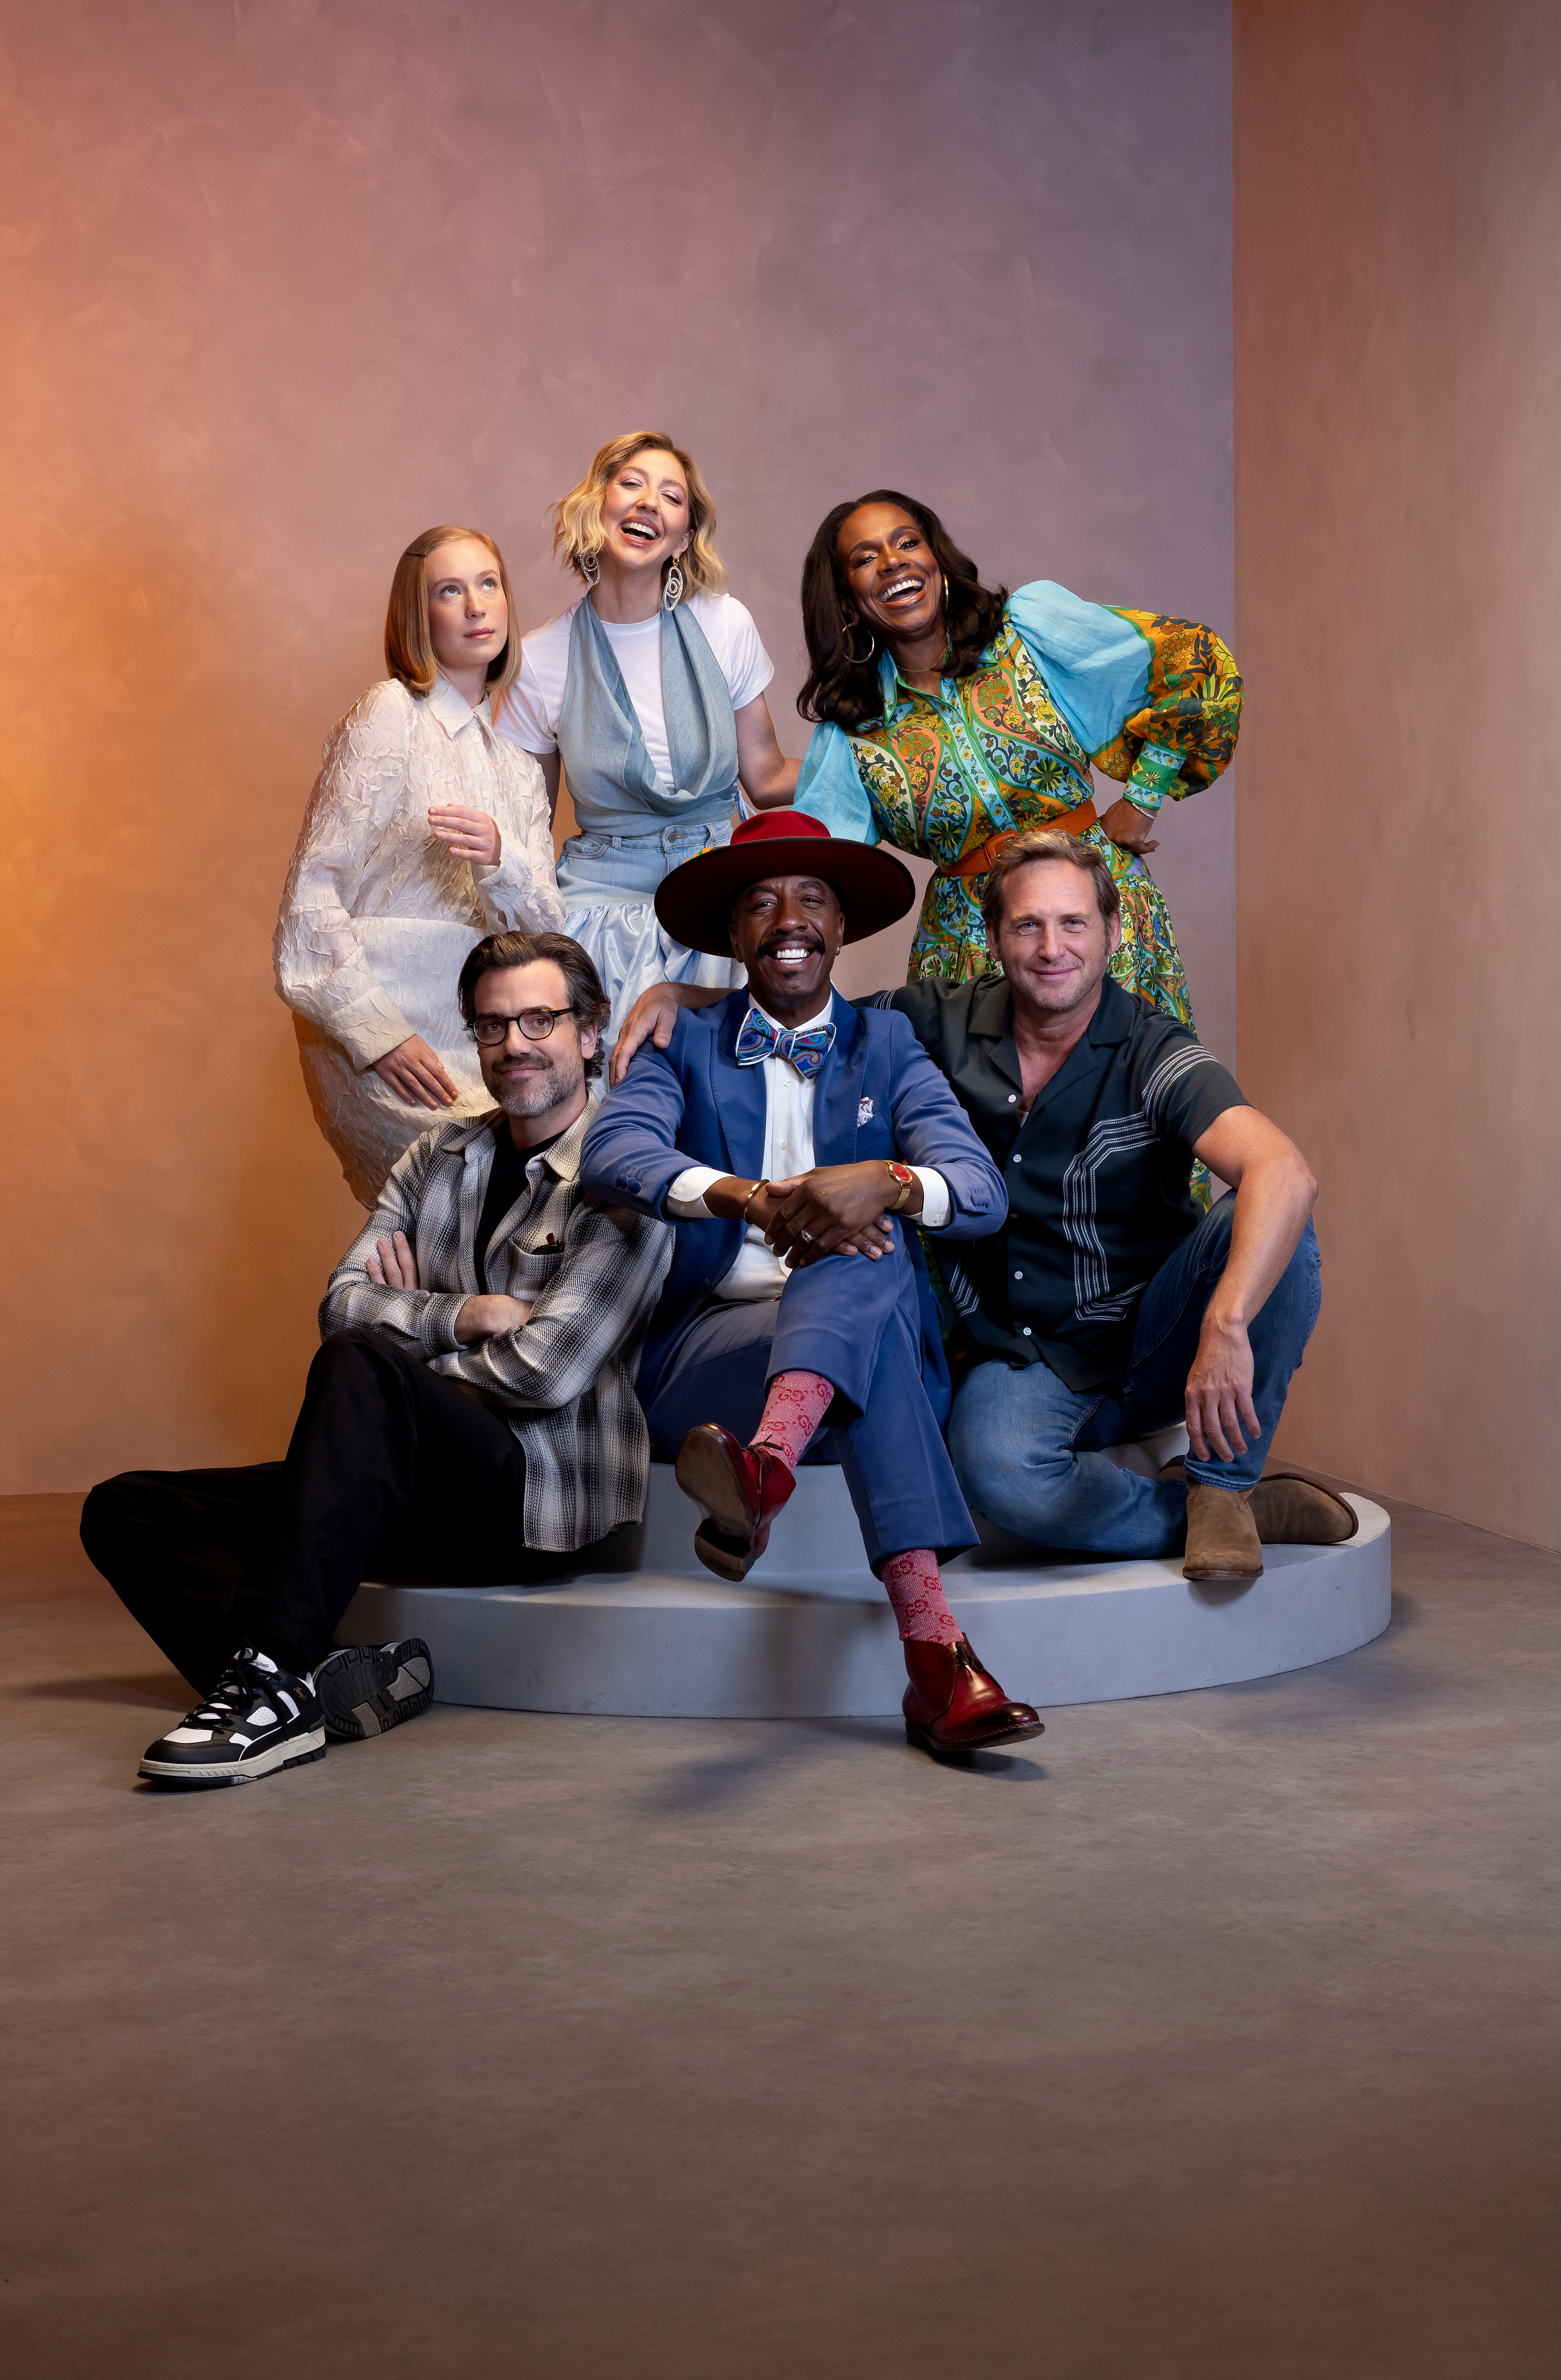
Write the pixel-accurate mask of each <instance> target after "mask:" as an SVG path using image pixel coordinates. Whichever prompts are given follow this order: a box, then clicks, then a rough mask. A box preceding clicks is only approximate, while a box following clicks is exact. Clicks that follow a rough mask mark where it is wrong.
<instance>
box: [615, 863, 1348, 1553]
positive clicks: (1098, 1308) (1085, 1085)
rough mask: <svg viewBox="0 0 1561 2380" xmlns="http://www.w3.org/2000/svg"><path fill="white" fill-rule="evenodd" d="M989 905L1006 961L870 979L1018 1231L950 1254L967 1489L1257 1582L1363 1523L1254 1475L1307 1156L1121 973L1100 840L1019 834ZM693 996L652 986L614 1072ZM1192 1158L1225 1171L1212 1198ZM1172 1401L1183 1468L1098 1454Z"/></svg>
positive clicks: (1294, 1271) (1296, 1315)
mask: <svg viewBox="0 0 1561 2380" xmlns="http://www.w3.org/2000/svg"><path fill="white" fill-rule="evenodd" d="M985 908H986V917H987V930H988V935H989V937H990V940H991V944H992V951H993V955H994V957H995V959H996V960H997V961H998V966H999V968H1000V972H996V971H995V972H994V973H992V974H990V975H986V976H982V977H977V978H975V979H974V981H971V982H964V983H946V982H941V981H938V980H937V979H926V980H924V981H922V982H919V983H914V984H907V985H905V986H904V987H903V988H902V989H901V990H896V991H892V992H879V993H877V994H875V995H873V999H874V1003H875V1004H879V1005H892V1006H894V1007H896V1008H900V1009H902V1010H903V1011H904V1012H905V1014H906V1015H907V1016H908V1017H909V1019H910V1021H911V1023H912V1025H913V1026H914V1029H915V1031H916V1033H917V1035H918V1037H919V1038H920V1039H921V1041H922V1043H923V1046H924V1047H925V1048H926V1050H927V1051H928V1053H929V1055H930V1056H931V1057H932V1058H933V1059H934V1060H935V1061H936V1062H937V1063H938V1066H940V1067H941V1068H942V1070H943V1072H944V1074H945V1075H947V1076H948V1078H949V1080H950V1084H951V1085H952V1087H953V1088H954V1091H955V1093H956V1095H957V1096H958V1098H959V1099H960V1101H961V1103H962V1106H963V1107H964V1109H965V1111H966V1113H967V1114H968V1115H969V1117H970V1119H971V1122H972V1123H973V1124H974V1126H975V1129H976V1131H977V1133H978V1134H979V1135H981V1138H982V1139H983V1140H984V1141H985V1143H986V1147H987V1148H988V1150H989V1151H990V1153H991V1155H992V1156H993V1157H994V1158H995V1159H996V1160H997V1162H998V1164H999V1166H1000V1167H1001V1168H1002V1171H1003V1177H1004V1180H1005V1182H1006V1184H1007V1185H1008V1193H1009V1221H1008V1224H1007V1227H1006V1229H1005V1230H1004V1232H1002V1233H1000V1234H998V1235H997V1236H995V1237H994V1238H992V1239H991V1240H989V1241H987V1242H986V1243H984V1244H981V1245H980V1248H979V1251H978V1250H977V1249H976V1248H975V1247H971V1248H964V1247H962V1248H961V1249H960V1251H959V1252H958V1254H957V1256H954V1257H951V1258H946V1257H945V1253H944V1251H943V1250H942V1249H941V1248H940V1249H939V1251H938V1257H939V1262H940V1264H941V1265H943V1267H944V1282H945V1288H946V1290H947V1293H948V1298H949V1303H950V1306H951V1308H952V1311H953V1313H954V1315H955V1316H956V1317H957V1319H958V1326H959V1329H960V1331H961V1332H962V1335H963V1336H964V1338H965V1339H966V1341H967V1342H968V1351H969V1354H970V1355H971V1357H972V1358H973V1361H972V1363H971V1365H970V1367H969V1369H968V1370H967V1372H966V1374H965V1377H964V1378H963V1380H962V1384H961V1387H960V1390H959V1393H958V1395H957V1397H956V1399H955V1403H954V1410H953V1414H952V1416H951V1418H950V1431H949V1444H950V1452H951V1454H952V1455H953V1458H954V1464H955V1468H956V1470H957V1472H958V1474H959V1476H960V1482H961V1485H962V1488H963V1489H964V1492H965V1495H966V1497H967V1498H968V1500H969V1501H970V1502H971V1503H972V1504H973V1505H974V1507H975V1508H976V1510H978V1511H980V1512H985V1513H986V1514H987V1516H988V1517H989V1518H990V1519H992V1520H994V1521H996V1522H998V1524H999V1525H1000V1526H1002V1527H1004V1528H1007V1529H1009V1530H1010V1531H1012V1532H1013V1533H1014V1534H1015V1535H1017V1536H1025V1537H1030V1538H1033V1539H1035V1541H1036V1542H1037V1543H1040V1544H1044V1545H1047V1546H1055V1547H1060V1548H1076V1549H1078V1550H1081V1551H1086V1552H1091V1553H1117V1554H1124V1555H1164V1554H1169V1553H1174V1552H1178V1551H1180V1550H1181V1549H1182V1548H1183V1546H1184V1545H1185V1548H1186V1562H1185V1567H1186V1570H1187V1574H1188V1575H1189V1577H1193V1578H1252V1577H1255V1576H1256V1575H1257V1574H1258V1573H1260V1572H1261V1570H1262V1567H1263V1556H1262V1552H1261V1546H1262V1543H1263V1542H1264V1541H1267V1542H1270V1543H1273V1542H1278V1541H1286V1542H1291V1543H1294V1542H1307V1543H1318V1542H1321V1543H1333V1542H1337V1540H1338V1539H1340V1538H1343V1537H1347V1536H1351V1535H1352V1534H1353V1533H1354V1530H1355V1528H1356V1526H1357V1521H1356V1516H1355V1514H1354V1512H1353V1511H1352V1510H1351V1508H1350V1507H1349V1505H1348V1504H1346V1503H1345V1502H1344V1501H1343V1500H1342V1499H1340V1498H1338V1497H1335V1496H1332V1495H1329V1494H1328V1493H1327V1491H1326V1490H1325V1489H1323V1488H1315V1487H1313V1486H1312V1485H1310V1484H1309V1483H1307V1482H1304V1481H1301V1480H1296V1479H1291V1478H1289V1477H1281V1478H1270V1479H1266V1480H1263V1479H1262V1472H1263V1466H1264V1462H1265V1458H1266V1456H1267V1453H1268V1450H1269V1446H1270V1444H1271V1443H1272V1440H1273V1436H1274V1432H1275V1429H1276V1428H1277V1426H1278V1421H1279V1416H1280V1414H1281V1413H1282V1412H1283V1410H1284V1402H1285V1395H1286V1391H1287V1390H1288V1388H1289V1379H1290V1375H1291V1373H1292V1372H1293V1371H1294V1369H1295V1367H1296V1366H1297V1365H1298V1364H1299V1363H1300V1361H1301V1354H1302V1352H1303V1350H1304V1348H1305V1345H1306V1342H1307V1340H1308V1338H1309V1337H1310V1335H1311V1332H1312V1328H1313V1324H1314V1322H1315V1321H1316V1318H1317V1310H1318V1305H1319V1301H1320V1291H1319V1259H1318V1254H1317V1242H1316V1237H1315V1234H1314V1233H1313V1228H1312V1223H1311V1210H1312V1203H1313V1198H1314V1197H1315V1196H1316V1184H1315V1183H1314V1182H1313V1178H1312V1174H1311V1171H1310V1169H1309V1168H1308V1166H1307V1164H1306V1161H1305V1160H1304V1158H1303V1157H1302V1156H1301V1152H1300V1150H1299V1149H1298V1148H1297V1147H1295V1146H1294V1144H1293V1142H1291V1141H1290V1140H1289V1139H1288V1138H1287V1137H1286V1135H1284V1134H1283V1133H1282V1132H1280V1131H1279V1129H1278V1127H1277V1125H1275V1124H1273V1123H1270V1122H1269V1121H1268V1119H1267V1118H1266V1117H1265V1116H1263V1115H1261V1114H1259V1112H1258V1111H1257V1110H1256V1109H1255V1108H1252V1107H1250V1106H1248V1105H1247V1103H1246V1101H1245V1100H1244V1099H1243V1098H1242V1096H1241V1092H1240V1088H1239V1087H1238V1086H1237V1084H1236V1083H1235V1081H1234V1080H1233V1079H1232V1077H1231V1076H1230V1075H1228V1073H1227V1072H1226V1070H1225V1068H1224V1067H1223V1066H1221V1065H1220V1064H1219V1062H1217V1060H1216V1059H1215V1058H1214V1057H1213V1056H1212V1055H1211V1054H1210V1052H1209V1051H1208V1050H1205V1049H1204V1047H1203V1045H1202V1043H1201V1042H1200V1041H1198V1040H1197V1039H1196V1038H1195V1037H1194V1036H1193V1035H1192V1033H1190V1032H1189V1031H1188V1030H1187V1028H1186V1027H1185V1026H1181V1025H1179V1024H1178V1023H1176V1021H1175V1020H1174V1019H1173V1018H1170V1017H1168V1016H1166V1015H1164V1014H1161V1012H1160V1011H1159V1010H1157V1009H1156V1008H1154V1007H1153V1006H1151V1004H1150V1003H1149V1002H1147V1001H1144V1000H1140V999H1137V998H1135V997H1134V996H1132V995H1131V994H1130V993H1128V992H1125V991H1123V990H1121V989H1120V988H1119V986H1118V985H1117V984H1115V983H1113V982H1112V981H1111V979H1110V977H1108V976H1107V971H1106V970H1107V964H1108V962H1109V959H1110V956H1111V953H1112V952H1113V951H1114V950H1115V949H1116V947H1117V945H1118V942H1119V940H1120V935H1121V919H1120V910H1119V900H1118V894H1117V889H1116V886H1115V884H1114V883H1113V881H1112V879H1111V875H1110V871H1109V870H1108V869H1107V868H1106V867H1105V866H1104V865H1103V863H1102V862H1101V861H1100V859H1099V858H1098V856H1097V855H1096V854H1095V852H1094V851H1093V850H1092V849H1091V847H1090V846H1089V845H1088V844H1083V843H1080V842H1078V841H1076V840H1075V839H1074V838H1072V837H1071V836H1066V835H1061V836H1059V835H1046V834H1030V835H1020V836H1016V837H1015V838H1014V839H1013V840H1012V842H1011V843H1010V844H1008V845H1007V846H1006V848H1004V849H1003V850H1002V851H1001V852H999V854H998V856H997V858H996V859H995V862H994V865H993V867H992V869H991V871H990V873H989V875H988V878H987V884H986V903H985ZM700 997H701V995H699V994H697V993H695V994H692V995H690V994H689V993H687V992H684V991H681V990H676V989H674V988H673V987H671V986H663V987H661V988H660V989H659V990H658V991H656V992H652V993H648V994H647V995H646V997H645V1000H644V1001H643V1002H641V1003H640V1006H639V1007H638V1008H637V1009H636V1010H635V1013H634V1015H633V1017H632V1018H631V1019H630V1020H628V1021H627V1022H626V1023H625V1026H624V1028H623V1034H622V1035H621V1037H620V1040H619V1045H618V1055H617V1057H616V1059H615V1061H614V1065H615V1070H616V1069H618V1068H621V1066H623V1065H624V1064H626V1063H627V1062H628V1058H629V1056H630V1055H632V1052H633V1050H634V1049H635V1047H636V1046H637V1044H638V1042H639V1040H641V1039H643V1038H645V1035H646V1033H647V1032H648V1031H650V1030H652V1029H654V1031H655V1033H656V1037H657V1038H658V1040H659V1041H661V1040H663V1039H664V1038H665V1036H666V1033H667V1032H668V1031H669V1030H670V1019H671V1018H672V1016H673V1015H675V1013H676V1004H683V1005H687V1004H691V999H692V1001H695V1002H696V1001H697V1000H698V999H699V998H700ZM1194 1158H1198V1159H1200V1160H1202V1161H1203V1162H1204V1164H1205V1165H1206V1166H1207V1167H1208V1168H1209V1170H1210V1172H1213V1173H1216V1174H1217V1175H1218V1176H1219V1177H1220V1178H1221V1179H1222V1180H1223V1181H1226V1182H1228V1183H1230V1184H1233V1185H1234V1189H1235V1196H1233V1197H1227V1198H1222V1199H1220V1200H1219V1201H1218V1203H1217V1204H1216V1206H1215V1208H1213V1210H1212V1211H1211V1212H1210V1213H1209V1214H1207V1215H1206V1216H1200V1214H1199V1210H1198V1208H1197V1207H1196V1206H1195V1205H1194V1203H1193V1201H1192V1197H1191V1196H1190V1195H1189V1191H1188V1175H1189V1172H1190V1169H1191V1166H1192V1160H1193V1159H1194ZM860 1236H861V1245H862V1246H863V1248H864V1250H865V1252H870V1248H871V1234H870V1233H865V1234H862V1235H860ZM1183 1418H1185V1421H1186V1425H1187V1431H1188V1437H1189V1439H1190V1442H1191V1447H1192V1452H1191V1455H1190V1456H1189V1458H1188V1461H1187V1463H1186V1465H1185V1473H1184V1475H1182V1474H1181V1473H1180V1472H1179V1473H1178V1475H1175V1476H1168V1477H1162V1478H1159V1479H1146V1478H1144V1477H1143V1476H1142V1475H1140V1474H1138V1473H1136V1472H1131V1471H1124V1470H1121V1469H1119V1466H1118V1465H1117V1464H1116V1463H1112V1462H1111V1461H1109V1460H1108V1459H1107V1456H1106V1455H1105V1454H1104V1453H1103V1452H1102V1451H1101V1450H1102V1449H1104V1448H1106V1447H1108V1446H1112V1445H1116V1444H1118V1443H1119V1442H1120V1441H1121V1440H1123V1439H1133V1438H1143V1437H1145V1436H1147V1435H1148V1434H1150V1433H1151V1432H1152V1431H1154V1430H1155V1429H1156V1428H1163V1427H1167V1426H1168V1425H1169V1424H1171V1423H1173V1422H1176V1421H1180V1420H1182V1419H1183ZM1260 1480H1261V1485H1260V1484H1259V1482H1260Z"/></svg>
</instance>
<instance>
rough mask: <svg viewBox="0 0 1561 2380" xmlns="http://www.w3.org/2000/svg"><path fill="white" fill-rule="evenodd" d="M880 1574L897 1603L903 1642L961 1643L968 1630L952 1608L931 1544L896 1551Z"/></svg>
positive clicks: (892, 1601)
mask: <svg viewBox="0 0 1561 2380" xmlns="http://www.w3.org/2000/svg"><path fill="white" fill-rule="evenodd" d="M879 1575H880V1576H881V1578H882V1580H883V1583H884V1589H885V1592H886V1593H887V1595H888V1597H889V1601H890V1603H892V1604H893V1606H894V1617H895V1620H896V1621H897V1622H898V1624H899V1628H900V1641H901V1643H902V1644H904V1643H905V1642H906V1640H907V1638H909V1639H911V1640H912V1641H914V1643H916V1644H918V1645H957V1644H958V1643H959V1641H960V1638H961V1637H962V1635H963V1634H964V1630H963V1629H962V1627H961V1626H960V1623H959V1621H957V1620H956V1619H955V1617H954V1615H953V1613H952V1612H951V1611H950V1609H949V1598H948V1597H947V1596H946V1595H945V1594H944V1592H943V1581H942V1580H941V1579H940V1578H939V1576H938V1556H937V1555H936V1554H935V1553H934V1552H932V1550H931V1549H930V1548H928V1547H926V1546H916V1547H914V1548H913V1550H912V1551H911V1552H910V1553H908V1554H895V1555H893V1556H892V1557H891V1558H890V1559H889V1560H888V1561H886V1562H885V1564H884V1566H883V1569H882V1571H881V1572H880V1573H879Z"/></svg>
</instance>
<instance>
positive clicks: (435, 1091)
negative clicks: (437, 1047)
mask: <svg viewBox="0 0 1561 2380" xmlns="http://www.w3.org/2000/svg"><path fill="white" fill-rule="evenodd" d="M371 1071H372V1072H373V1073H374V1074H376V1075H378V1076H379V1078H380V1080H381V1083H384V1084H385V1085H386V1086H387V1087H389V1088H390V1089H391V1090H393V1092H394V1093H395V1096H396V1098H397V1099H405V1102H406V1104H407V1106H408V1107H410V1108H453V1107H454V1104H455V1102H456V1100H457V1099H459V1098H460V1096H461V1094H460V1092H459V1091H458V1089H457V1088H456V1087H455V1085H454V1083H453V1082H452V1081H451V1079H450V1077H449V1075H447V1074H446V1073H445V1071H444V1069H443V1067H442V1065H441V1064H440V1062H439V1058H438V1055H437V1053H436V1052H435V1051H434V1050H430V1048H429V1045H428V1043H427V1042H426V1041H425V1040H424V1038H423V1037H422V1035H421V1034H420V1033H414V1034H413V1035H411V1037H410V1038H408V1039H407V1040H405V1041H398V1042H397V1043H396V1045H395V1048H394V1049H393V1050H386V1051H385V1054H384V1056H383V1057H382V1058H376V1059H375V1061H374V1064H373V1067H372V1069H371Z"/></svg>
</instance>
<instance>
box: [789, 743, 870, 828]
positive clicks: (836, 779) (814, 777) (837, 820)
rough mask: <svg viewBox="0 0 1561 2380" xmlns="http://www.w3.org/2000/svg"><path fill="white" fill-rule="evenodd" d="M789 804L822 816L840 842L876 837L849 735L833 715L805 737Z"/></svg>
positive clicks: (868, 803)
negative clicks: (798, 772) (794, 790)
mask: <svg viewBox="0 0 1561 2380" xmlns="http://www.w3.org/2000/svg"><path fill="white" fill-rule="evenodd" d="M792 807H793V809H799V810H805V811H806V812H807V814H808V816H809V818H816V819H822V820H823V821H824V824H825V825H826V826H827V827H828V828H829V832H830V833H831V834H835V835H839V836H840V838H841V842H842V843H877V840H878V831H877V827H876V826H875V825H874V824H873V806H872V804H871V803H870V802H869V801H868V799H867V789H866V787H865V785H864V784H863V783H862V779H861V776H860V775H859V773H858V771H857V767H856V760H855V757H854V755H853V752H852V748H851V738H850V736H849V735H847V734H846V732H845V730H844V728H843V727H837V726H836V724H835V722H834V721H833V720H832V719H826V720H823V721H821V722H820V723H819V725H818V726H817V727H816V728H815V729H814V731H813V734H812V735H811V736H810V738H809V739H808V747H807V750H806V752H805V754H804V756H803V764H802V771H801V773H800V775H799V776H798V778H797V790H796V793H795V794H794V795H793V800H792Z"/></svg>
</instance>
